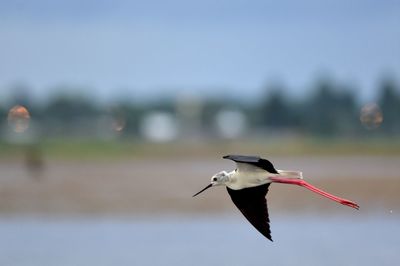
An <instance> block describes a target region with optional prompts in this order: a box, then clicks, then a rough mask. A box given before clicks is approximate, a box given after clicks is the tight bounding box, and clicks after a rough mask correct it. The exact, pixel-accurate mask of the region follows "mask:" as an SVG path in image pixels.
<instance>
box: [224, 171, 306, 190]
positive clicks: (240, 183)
mask: <svg viewBox="0 0 400 266" xmlns="http://www.w3.org/2000/svg"><path fill="white" fill-rule="evenodd" d="M277 171H278V174H274V173H269V172H268V171H265V170H263V169H261V168H258V169H257V168H249V169H246V168H244V169H241V171H238V170H237V171H232V172H230V173H229V182H227V183H226V186H227V187H229V188H230V189H234V190H238V189H243V188H248V187H256V186H260V185H264V184H267V183H271V182H272V181H271V179H270V178H271V177H284V178H294V179H303V174H302V172H299V171H287V170H277Z"/></svg>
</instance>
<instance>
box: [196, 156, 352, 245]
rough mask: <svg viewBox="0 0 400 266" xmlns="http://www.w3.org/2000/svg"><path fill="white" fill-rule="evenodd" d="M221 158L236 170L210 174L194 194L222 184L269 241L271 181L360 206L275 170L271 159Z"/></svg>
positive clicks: (295, 174) (299, 174)
mask: <svg viewBox="0 0 400 266" xmlns="http://www.w3.org/2000/svg"><path fill="white" fill-rule="evenodd" d="M223 158H224V159H230V160H232V161H234V162H236V169H235V170H233V171H232V172H229V173H228V172H226V171H222V172H219V173H217V174H215V175H213V176H212V177H211V183H210V184H209V185H208V186H206V187H205V188H204V189H202V190H201V191H199V192H197V193H196V194H194V195H193V197H195V196H197V195H198V194H200V193H201V192H203V191H204V190H206V189H208V188H210V187H213V186H220V185H225V186H226V188H227V190H228V193H229V195H230V196H231V199H232V201H233V203H234V204H235V205H236V207H238V209H239V210H240V211H241V212H242V214H243V215H244V216H245V217H246V218H247V220H248V221H249V222H250V223H251V224H252V225H253V226H254V227H255V228H256V229H257V230H258V231H259V232H260V233H261V234H263V235H264V236H265V237H266V238H268V239H269V240H271V241H272V238H271V230H270V227H269V217H268V207H267V200H266V198H265V196H266V194H267V192H268V187H269V185H270V184H271V183H284V184H292V185H299V186H302V187H305V188H307V189H309V190H311V191H313V192H315V193H318V194H320V195H322V196H324V197H327V198H329V199H331V200H334V201H336V202H339V203H341V204H343V205H347V206H349V207H352V208H355V209H359V206H358V205H357V203H354V202H352V201H350V200H347V199H343V198H339V197H337V196H334V195H332V194H329V193H327V192H325V191H323V190H321V189H318V188H316V187H314V186H312V185H310V184H308V183H307V182H306V181H304V180H303V176H302V172H299V171H286V170H276V169H275V168H274V166H273V165H272V163H271V162H270V161H268V160H266V159H262V158H260V157H258V156H244V155H226V156H224V157H223Z"/></svg>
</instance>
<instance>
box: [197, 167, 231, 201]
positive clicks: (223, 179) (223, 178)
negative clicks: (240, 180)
mask: <svg viewBox="0 0 400 266" xmlns="http://www.w3.org/2000/svg"><path fill="white" fill-rule="evenodd" d="M228 181H229V173H227V172H226V171H221V172H219V173H216V174H215V175H213V176H212V177H211V183H210V184H209V185H208V186H206V187H205V188H203V189H202V190H200V191H199V192H197V193H196V194H194V195H193V197H195V196H197V195H199V194H200V193H201V192H203V191H204V190H206V189H208V188H210V187H214V186H221V185H225V184H226V183H227V182H228Z"/></svg>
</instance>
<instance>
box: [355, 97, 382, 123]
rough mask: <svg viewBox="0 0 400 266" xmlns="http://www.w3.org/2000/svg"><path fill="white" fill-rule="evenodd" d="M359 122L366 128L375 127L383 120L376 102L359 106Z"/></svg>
mask: <svg viewBox="0 0 400 266" xmlns="http://www.w3.org/2000/svg"><path fill="white" fill-rule="evenodd" d="M360 121H361V124H362V125H363V126H364V127H365V128H367V129H376V128H378V127H379V126H380V125H381V124H382V122H383V114H382V111H381V109H380V108H379V106H378V105H377V104H376V103H368V104H366V105H364V106H363V107H362V108H361V113H360Z"/></svg>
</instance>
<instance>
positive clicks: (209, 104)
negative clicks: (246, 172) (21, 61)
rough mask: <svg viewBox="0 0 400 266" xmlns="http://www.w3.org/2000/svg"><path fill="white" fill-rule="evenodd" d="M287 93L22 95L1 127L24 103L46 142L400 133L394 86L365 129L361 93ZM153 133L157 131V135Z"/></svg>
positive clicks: (328, 83) (330, 85) (335, 89)
mask: <svg viewBox="0 0 400 266" xmlns="http://www.w3.org/2000/svg"><path fill="white" fill-rule="evenodd" d="M26 91H28V92H29V90H26ZM286 91H287V90H285V88H284V87H283V86H282V85H273V86H268V87H266V88H265V90H264V94H263V95H260V97H258V100H257V101H254V102H248V101H247V102H246V101H242V100H241V99H235V98H232V97H229V96H227V97H226V98H222V97H221V98H199V97H196V96H193V95H187V96H182V97H181V96H179V97H173V96H171V97H168V98H159V99H155V100H153V101H133V100H131V99H126V100H123V101H114V102H112V103H99V102H98V101H96V100H95V99H90V98H89V97H83V96H76V95H75V96H71V95H68V94H62V93H61V94H59V95H58V96H55V97H52V98H50V99H49V100H47V101H46V102H41V103H38V102H34V101H32V100H31V99H30V98H29V96H28V95H29V93H28V94H25V93H21V91H16V93H15V96H14V97H13V98H12V99H9V100H8V101H7V102H6V103H1V106H0V115H1V117H3V119H2V120H1V125H0V126H1V129H2V132H3V133H4V132H6V131H7V130H9V127H10V126H9V125H8V122H7V114H8V110H9V109H10V108H11V107H12V106H14V105H16V104H19V105H23V106H25V107H27V109H28V110H29V112H30V116H31V121H30V122H31V127H30V129H29V130H31V131H34V132H35V134H39V135H40V136H41V137H43V138H46V137H49V138H52V137H55V138H57V137H81V138H85V137H89V138H114V137H118V138H121V137H130V136H135V137H138V138H143V139H146V138H147V139H150V140H151V139H155V140H173V139H185V138H188V139H191V138H193V139H196V138H220V137H222V138H224V137H225V138H235V137H241V136H244V135H246V136H253V137H257V136H260V135H261V136H263V135H265V134H269V135H278V136H282V135H283V136H284V135H285V134H286V135H289V136H290V135H301V136H320V137H360V136H366V135H369V136H371V135H373V136H396V135H397V134H399V133H400V119H399V118H398V115H399V114H400V88H399V87H398V84H396V82H394V79H385V80H383V81H382V82H381V83H380V84H378V85H377V88H376V93H375V95H376V98H375V99H374V100H372V102H374V103H376V104H377V105H378V106H379V107H380V109H381V114H380V113H379V114H372V115H378V116H379V115H382V117H383V120H382V121H381V122H379V121H378V122H377V124H374V125H372V126H371V125H363V124H362V123H361V122H360V111H361V109H362V107H363V105H365V104H366V103H367V102H361V100H360V97H359V95H358V94H357V90H356V89H351V88H349V87H348V86H345V85H343V84H338V83H336V82H334V81H332V80H329V79H324V80H319V81H318V82H316V83H315V84H314V87H313V89H312V90H311V93H308V94H307V95H304V96H302V97H298V96H297V97H296V98H293V97H292V96H291V95H287V94H286V93H285V92H286ZM243 93H245V91H244V92H243ZM375 122H376V121H375ZM371 129H374V130H371ZM151 131H155V132H153V133H154V134H152V132H151ZM230 132H231V133H232V132H233V133H232V134H230ZM371 132H373V133H372V134H371ZM4 135H7V134H3V136H4Z"/></svg>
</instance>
